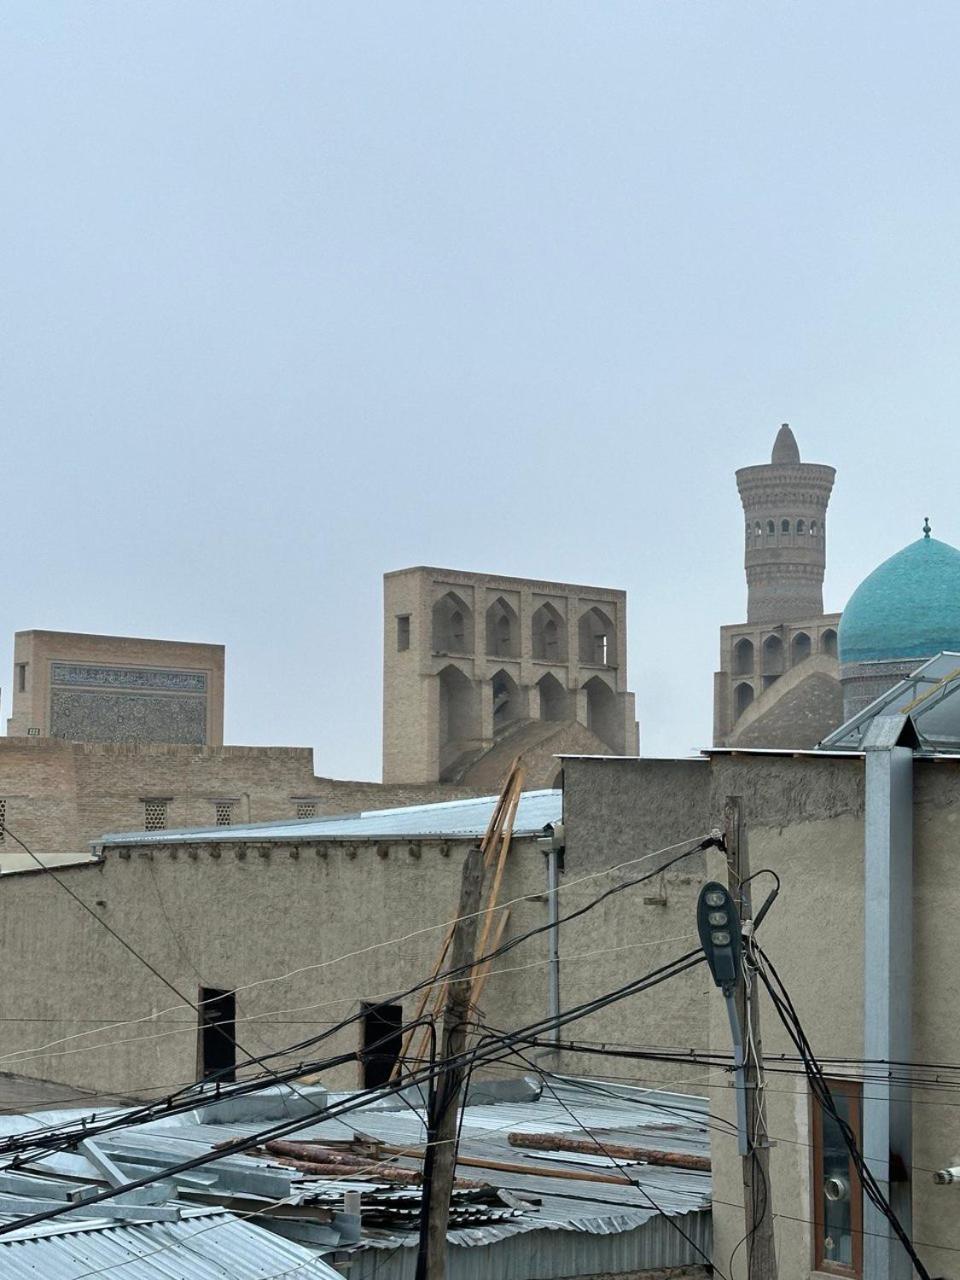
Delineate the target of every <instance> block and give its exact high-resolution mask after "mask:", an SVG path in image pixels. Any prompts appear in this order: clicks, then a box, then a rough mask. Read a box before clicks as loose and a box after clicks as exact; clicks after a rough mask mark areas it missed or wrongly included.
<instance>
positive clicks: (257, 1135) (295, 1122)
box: [0, 952, 704, 1236]
mask: <svg viewBox="0 0 960 1280" xmlns="http://www.w3.org/2000/svg"><path fill="white" fill-rule="evenodd" d="M703 959H704V957H703V953H702V952H692V953H689V954H688V955H686V956H680V957H678V958H677V959H676V960H675V961H672V962H671V963H670V964H667V965H663V966H661V967H660V968H659V969H656V970H653V971H652V972H650V973H648V974H645V975H644V976H643V977H642V978H639V979H635V980H634V981H632V982H629V983H626V984H625V985H624V986H622V987H620V988H617V989H616V990H614V991H610V992H606V993H604V994H603V995H602V996H598V997H596V998H595V999H593V1000H589V1001H587V1002H585V1003H584V1004H581V1005H579V1006H576V1007H575V1008H573V1009H571V1010H568V1011H567V1012H566V1013H564V1014H561V1015H560V1016H559V1017H558V1018H552V1019H551V1018H547V1019H540V1020H538V1021H537V1022H536V1023H534V1024H532V1025H531V1026H529V1027H525V1028H521V1029H520V1030H519V1031H518V1032H515V1033H510V1035H508V1036H506V1037H503V1038H502V1041H498V1042H497V1044H496V1046H492V1047H490V1048H488V1049H486V1050H484V1049H483V1048H479V1049H471V1050H468V1051H466V1052H465V1053H464V1054H461V1055H458V1057H456V1058H454V1059H450V1060H447V1061H446V1062H444V1063H443V1064H442V1065H438V1068H437V1069H436V1070H439V1071H442V1072H448V1071H450V1070H451V1069H455V1068H457V1067H458V1066H465V1065H467V1064H468V1063H469V1062H470V1061H471V1060H474V1059H476V1060H477V1061H484V1060H485V1059H487V1058H492V1059H496V1058H498V1057H500V1056H501V1055H503V1054H506V1056H509V1054H510V1052H511V1051H512V1043H513V1041H515V1040H516V1039H519V1038H522V1036H523V1035H524V1034H529V1033H531V1032H537V1033H539V1032H542V1031H547V1030H551V1029H552V1028H553V1026H554V1025H556V1026H564V1025H567V1024H569V1023H570V1022H574V1021H577V1020H578V1019H579V1018H582V1017H586V1016H587V1015H588V1014H590V1013H593V1012H595V1011H596V1010H597V1009H599V1008H606V1007H607V1006H608V1005H610V1004H614V1003H617V1002H618V1001H620V1000H623V999H625V998H627V997H629V996H631V995H635V994H638V993H639V992H641V991H645V990H649V989H650V988H651V987H653V986H657V985H659V984H660V983H661V982H665V981H667V980H668V979H669V978H671V977H675V976H676V975H677V974H679V973H682V972H684V971H685V970H687V969H689V968H691V967H693V966H694V965H697V964H700V963H702V962H703ZM350 1056H355V1055H350ZM434 1074H435V1072H433V1071H431V1070H429V1069H428V1070H427V1071H419V1072H417V1071H415V1072H410V1073H407V1077H406V1079H401V1080H399V1081H397V1082H395V1083H394V1084H392V1085H388V1086H385V1087H384V1088H382V1089H381V1090H379V1091H377V1092H376V1094H375V1095H374V1096H375V1097H381V1098H382V1097H387V1096H391V1095H392V1094H394V1093H398V1092H400V1091H401V1090H402V1089H404V1088H406V1087H409V1086H410V1085H411V1084H421V1083H423V1082H425V1081H426V1080H428V1079H430V1078H431V1075H434ZM370 1102H371V1095H370V1093H369V1092H368V1091H363V1092H361V1093H360V1094H353V1095H349V1096H348V1097H347V1098H346V1099H342V1100H341V1101H340V1102H338V1103H333V1104H331V1105H329V1106H327V1107H325V1108H323V1109H322V1110H319V1111H318V1112H316V1113H315V1114H312V1115H309V1116H306V1117H296V1118H294V1119H292V1120H284V1121H281V1122H279V1123H278V1124H275V1125H272V1126H269V1127H267V1128H264V1129H260V1130H257V1131H255V1132H254V1133H253V1134H244V1135H243V1136H240V1137H238V1138H236V1139H234V1140H231V1141H229V1142H227V1143H225V1144H222V1145H221V1146H219V1147H217V1148H216V1149H215V1150H213V1151H208V1152H204V1153H202V1154H200V1155H198V1156H194V1157H192V1158H190V1159H188V1160H184V1161H180V1162H179V1163H177V1164H174V1165H171V1166H167V1167H165V1168H163V1169H161V1170H158V1171H155V1172H151V1173H148V1174H146V1175H144V1176H143V1177H140V1178H137V1179H134V1180H132V1181H130V1182H128V1183H125V1184H123V1185H122V1186H120V1187H109V1188H106V1189H105V1190H103V1191H101V1192H98V1193H97V1194H96V1195H93V1196H90V1197H88V1198H86V1199H85V1200H84V1201H83V1204H84V1207H85V1208H89V1207H90V1206H91V1205H93V1204H98V1203H100V1202H102V1201H104V1200H110V1199H113V1198H114V1197H116V1196H118V1195H122V1194H124V1193H126V1192H130V1191H135V1190H138V1189H139V1188H141V1187H145V1186H150V1185H152V1184H153V1183H154V1182H157V1181H160V1180H164V1179H168V1178H171V1177H175V1176H176V1175H178V1174H181V1173H185V1172H188V1171H190V1170H192V1169H197V1168H202V1167H203V1166H205V1165H207V1164H212V1163H213V1162H215V1161H216V1160H220V1159H224V1158H226V1157H228V1156H231V1155H239V1154H242V1153H243V1152H244V1151H247V1150H249V1149H250V1148H251V1147H254V1146H260V1145H262V1144H263V1143H264V1142H268V1141H271V1140H274V1139H277V1138H283V1137H286V1136H288V1135H289V1134H292V1133H296V1132H298V1131H299V1130H301V1129H304V1128H307V1127H308V1126H309V1125H311V1124H314V1123H316V1122H317V1121H318V1120H321V1119H333V1118H338V1117H340V1116H342V1115H345V1114H349V1113H350V1112H351V1111H355V1110H357V1109H359V1108H360V1107H364V1106H368V1105H369V1104H370ZM85 1136H88V1137H94V1136H95V1134H94V1133H91V1132H90V1131H89V1129H88V1131H87V1133H86V1135H85ZM34 1145H36V1144H34ZM75 1207H76V1205H75V1204H74V1203H72V1202H68V1203H65V1204H64V1205H58V1206H57V1207H56V1208H53V1209H47V1210H44V1211H42V1212H38V1213H34V1214H29V1215H27V1216H25V1217H23V1218H20V1219H17V1220H15V1221H13V1222H10V1223H0V1236H3V1235H7V1234H9V1233H10V1232H12V1231H16V1230H20V1229H22V1228H23V1227H26V1226H33V1225H35V1224H37V1223H40V1222H46V1221H49V1220H50V1219H53V1218H57V1217H60V1216H62V1215H63V1214H65V1213H69V1212H70V1211H71V1210H72V1209H73V1208H75Z"/></svg>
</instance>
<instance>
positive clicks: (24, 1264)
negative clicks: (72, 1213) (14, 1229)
mask: <svg viewBox="0 0 960 1280" xmlns="http://www.w3.org/2000/svg"><path fill="white" fill-rule="evenodd" d="M301 1268H302V1275H303V1277H304V1280H307V1278H308V1277H309V1280H343V1275H342V1273H341V1272H339V1271H335V1270H334V1269H333V1267H331V1266H330V1265H329V1264H328V1263H325V1262H323V1261H322V1260H321V1258H320V1257H319V1256H318V1255H317V1253H316V1252H315V1251H313V1250H311V1249H306V1248H304V1247H303V1245H299V1244H295V1243H294V1242H293V1241H292V1240H286V1239H284V1238H283V1237H282V1236H278V1235H276V1234H274V1232H272V1231H266V1230H264V1228H263V1227H258V1226H255V1225H254V1224H253V1223H252V1222H246V1221H243V1220H242V1219H240V1218H236V1217H234V1215H233V1214H230V1213H223V1212H215V1213H209V1212H207V1211H204V1210H201V1211H199V1212H197V1211H190V1210H187V1211H186V1212H185V1214H184V1217H183V1218H182V1219H181V1220H180V1221H179V1222H157V1223H149V1224H148V1223H138V1224H136V1225H130V1224H126V1225H123V1226H118V1225H116V1224H115V1223H109V1224H107V1223H103V1224H101V1223H95V1224H91V1225H88V1226H87V1227H85V1228H81V1229H79V1230H78V1229H77V1228H75V1227H74V1228H72V1229H70V1230H64V1229H62V1228H59V1229H56V1230H49V1231H45V1232H44V1231H41V1230H40V1229H37V1228H34V1229H32V1230H30V1229H28V1230H26V1231H24V1232H23V1233H16V1234H14V1235H9V1236H4V1237H2V1238H0V1274H2V1275H3V1278H4V1280H38V1277H41V1276H42V1277H43V1280H81V1278H82V1277H84V1276H93V1275H98V1274H102V1273H104V1272H106V1273H107V1274H109V1275H110V1276H111V1277H112V1276H116V1277H117V1278H118V1280H171V1277H173V1276H176V1277H178V1280H225V1277H230V1280H266V1278H267V1277H270V1276H281V1275H290V1274H293V1273H295V1272H296V1271H297V1270H299V1269H301Z"/></svg>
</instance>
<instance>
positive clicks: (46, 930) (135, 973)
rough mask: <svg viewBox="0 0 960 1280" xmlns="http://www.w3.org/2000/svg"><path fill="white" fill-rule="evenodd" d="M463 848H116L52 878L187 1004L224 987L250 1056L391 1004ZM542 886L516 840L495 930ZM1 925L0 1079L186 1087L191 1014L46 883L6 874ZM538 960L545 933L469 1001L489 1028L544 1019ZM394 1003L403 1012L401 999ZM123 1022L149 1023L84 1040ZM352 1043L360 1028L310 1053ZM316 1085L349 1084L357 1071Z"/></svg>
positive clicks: (453, 878) (406, 982)
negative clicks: (506, 908)
mask: <svg viewBox="0 0 960 1280" xmlns="http://www.w3.org/2000/svg"><path fill="white" fill-rule="evenodd" d="M468 847H469V843H468V842H463V841H461V842H457V843H452V844H446V845H442V844H440V843H438V842H428V843H424V844H416V843H414V844H410V843H407V842H404V843H395V844H394V843H391V844H389V845H385V844H384V845H373V844H367V843H364V844H357V845H349V844H337V845H307V844H304V845H302V846H300V847H295V846H290V845H287V846H274V847H269V846H256V847H253V848H244V847H242V846H239V845H226V846H221V845H217V846H213V845H208V846H201V847H197V846H180V847H177V846H173V847H163V848H158V849H156V850H154V851H151V850H144V849H134V850H132V851H131V853H130V856H129V857H124V856H123V854H122V852H121V851H117V850H111V851H110V852H109V853H108V855H107V858H106V860H105V861H104V863H103V864H102V865H100V866H95V867H84V868H77V869H73V870H68V871H65V872H63V875H64V877H65V878H66V882H67V883H68V884H69V886H70V888H71V889H72V890H73V891H74V892H75V893H77V894H79V895H80V897H81V898H82V899H83V901H84V902H86V903H87V904H88V905H89V906H90V907H91V908H92V909H93V910H94V912H95V913H96V914H97V915H98V916H100V917H101V918H102V919H103V920H104V921H106V922H109V923H110V924H111V925H112V926H113V927H114V928H115V929H116V930H117V931H118V932H120V933H121V934H122V935H123V937H124V938H125V939H126V940H127V941H128V942H129V943H130V944H131V945H132V946H133V947H135V948H136V949H137V951H139V952H140V953H141V954H142V955H143V956H144V957H145V958H146V959H148V960H149V961H150V963H151V964H152V965H154V966H155V967H156V969H158V970H159V972H160V973H162V974H163V975H164V976H165V977H167V978H168V979H169V981H170V982H172V983H173V984H174V985H175V986H176V987H177V988H178V989H179V990H181V991H183V992H184V993H186V994H188V995H189V996H190V997H191V999H194V1000H195V999H196V997H197V991H198V988H199V986H201V985H203V986H212V987H220V988H224V989H229V990H236V991H237V993H238V994H237V1016H238V1023H237V1038H238V1041H239V1042H240V1044H241V1045H242V1046H243V1047H244V1048H245V1049H246V1050H248V1051H249V1052H252V1053H255V1054H262V1053H264V1052H268V1051H271V1050H274V1049H278V1048H281V1047H283V1046H285V1045H289V1044H291V1043H292V1042H294V1041H297V1040H299V1039H301V1038H305V1037H308V1036H313V1035H317V1034H319V1033H321V1032H323V1031H324V1030H325V1029H326V1028H328V1027H329V1025H330V1024H331V1023H333V1022H335V1021H338V1020H340V1019H342V1018H343V1017H345V1016H346V1015H348V1014H350V1013H352V1012H355V1011H356V1010H357V1008H358V1007H359V1002H360V1001H363V1000H374V999H380V998H384V997H387V996H390V995H392V994H394V993H396V992H397V991H400V990H403V989H404V988H405V987H407V986H410V985H412V984H413V983H415V982H417V981H419V980H420V979H422V978H423V977H424V976H426V975H428V974H429V973H430V972H431V971H432V969H433V966H434V963H435V961H436V956H437V952H438V949H439V945H440V941H441V939H442V936H443V932H444V929H443V926H444V925H445V923H446V922H447V921H449V920H450V919H451V918H452V917H453V916H454V915H455V914H456V904H457V901H458V897H459V887H460V875H461V868H462V862H463V857H464V855H465V852H466V850H467V848H468ZM543 888H544V869H543V857H542V855H541V854H540V853H539V852H538V851H537V850H536V849H535V848H534V847H533V845H532V844H531V843H530V842H526V841H517V842H516V844H515V846H514V848H513V849H512V851H511V855H510V859H509V862H508V866H507V871H506V875H505V879H504V884H503V891H502V894H501V900H502V901H507V900H509V899H513V898H521V899H522V900H521V901H518V902H516V903H515V904H514V905H513V906H512V908H511V915H510V921H509V925H508V927H507V933H506V935H505V936H507V937H509V936H511V935H512V934H514V933H520V932H522V931H524V930H526V929H528V928H530V927H532V926H534V925H537V924H542V923H544V922H545V921H546V905H545V902H544V899H543V896H542V891H543ZM0 918H2V929H0V964H2V966H3V970H4V972H5V974H6V975H7V977H8V978H9V979H10V981H8V982H7V983H6V984H5V985H4V988H3V990H2V992H0V1070H7V1071H14V1072H16V1073H20V1074H25V1075H34V1076H36V1077H37V1078H40V1079H47V1080H54V1081H65V1082H66V1081H69V1082H71V1083H73V1084H75V1085H77V1086H80V1087H84V1088H89V1089H95V1090H98V1091H100V1092H107V1091H112V1092H114V1093H121V1094H134V1095H149V1094H150V1092H151V1091H154V1090H156V1091H158V1092H164V1091H166V1090H167V1089H170V1088H172V1087H174V1086H175V1085H176V1084H178V1083H183V1082H185V1081H190V1080H193V1079H195V1078H196V1050H197V1031H196V1021H197V1019H196V1014H195V1012H193V1010H191V1009H189V1008H187V1009H184V1008H175V1007H174V1006H177V1004H178V1001H177V999H176V997H175V996H174V995H173V993H172V992H171V991H170V990H168V989H167V988H166V987H165V986H164V985H163V984H162V983H160V982H159V981H158V980H157V979H156V978H155V977H154V976H153V975H152V974H151V973H150V972H149V971H148V970H147V969H146V968H145V967H144V966H143V965H142V964H139V963H138V962H137V961H136V960H135V959H134V958H133V957H132V956H131V955H130V954H129V952H127V951H126V950H125V949H124V948H123V947H121V946H120V944H119V943H117V942H116V941H115V940H114V939H113V938H111V937H110V935H109V934H108V933H107V932H106V930H104V929H103V928H101V927H100V926H99V925H98V924H97V922H96V920H94V919H92V918H91V917H90V915H88V914H87V913H86V912H85V911H84V910H83V909H82V908H80V907H79V906H78V905H77V904H76V903H75V902H74V901H73V900H72V899H71V898H70V897H69V896H68V895H67V894H66V893H65V892H64V891H63V890H62V889H61V888H60V887H59V886H58V885H57V884H56V883H55V882H54V881H53V880H52V879H50V878H49V877H47V876H44V875H42V874H37V875H34V874H26V875H10V876H7V877H5V878H4V880H3V895H2V905H0ZM432 926H436V927H432ZM405 935H413V936H405ZM383 944H387V945H383ZM545 955H546V952H545V948H544V946H543V943H542V939H539V940H537V941H531V942H528V943H525V944H522V945H521V946H519V947H518V948H517V949H516V950H515V951H513V952H510V953H509V955H508V956H505V957H504V959H503V960H502V961H499V962H495V963H494V965H493V967H492V970H491V973H490V977H489V981H488V984H487V987H486V989H485V991H484V994H483V997H482V1000H481V1010H482V1013H483V1015H484V1016H485V1018H487V1019H488V1020H489V1021H490V1023H491V1024H492V1025H494V1026H499V1027H503V1026H517V1025H522V1024H523V1023H525V1022H528V1021H533V1020H535V1019H536V1018H538V1017H541V1016H544V1015H545V1011H546V968H545V965H544V960H545ZM295 970H296V971H299V972H297V974H296V976H295V977H291V978H288V979H285V980H282V981H269V980H268V979H273V978H275V977H277V976H278V975H283V974H287V973H289V972H291V971H295ZM265 980H268V981H265ZM248 984H256V985H252V986H251V985H248ZM404 1009H405V1011H406V1012H407V1013H412V1011H413V1002H412V999H408V1000H407V1001H406V1002H405V1004H404ZM165 1010H170V1012H163V1011H165ZM21 1019H22V1020H21ZM127 1019H146V1021H141V1022H133V1023H132V1024H131V1025H125V1026H121V1027H114V1028H113V1029H110V1030H102V1031H96V1030H93V1029H95V1028H98V1027H102V1026H105V1025H106V1024H109V1023H115V1022H124V1021H125V1020H127ZM91 1031H92V1034H87V1033H89V1032H91ZM78 1036H79V1037H80V1038H76V1037H78ZM67 1037H73V1038H70V1039H66V1041H65V1043H59V1044H52V1042H57V1041H64V1040H65V1038H67ZM357 1044H358V1029H357V1027H356V1026H354V1027H352V1028H350V1029H349V1030H347V1031H345V1032H342V1033H340V1034H338V1035H336V1036H334V1037H333V1038H332V1039H330V1040H328V1041H327V1042H325V1043H324V1045H323V1046H322V1047H320V1048H319V1049H318V1050H317V1054H318V1055H319V1054H326V1053H331V1054H334V1053H340V1052H343V1051H347V1050H352V1049H354V1048H356V1046H357ZM43 1045H47V1046H50V1047H48V1048H47V1049H45V1050H44V1049H42V1048H41V1046H43ZM305 1052H306V1051H305ZM307 1056H309V1054H308V1053H307ZM300 1060H301V1058H300V1055H298V1056H297V1061H300ZM323 1079H324V1081H326V1082H327V1083H329V1084H330V1085H331V1086H332V1087H340V1088H349V1087H353V1086H355V1085H356V1084H357V1083H358V1079H359V1068H358V1067H357V1065H356V1064H350V1065H347V1066H345V1067H340V1068H338V1069H337V1070H335V1071H333V1072H331V1073H329V1074H326V1075H324V1077H323Z"/></svg>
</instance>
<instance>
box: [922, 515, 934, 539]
mask: <svg viewBox="0 0 960 1280" xmlns="http://www.w3.org/2000/svg"><path fill="white" fill-rule="evenodd" d="M931 532H932V530H931V528H930V517H929V516H924V517H923V536H924V537H925V538H929V537H930V534H931Z"/></svg>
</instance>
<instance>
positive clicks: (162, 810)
mask: <svg viewBox="0 0 960 1280" xmlns="http://www.w3.org/2000/svg"><path fill="white" fill-rule="evenodd" d="M166 825H167V802H166V800H144V802H143V829H144V831H163V830H164V829H165V827H166Z"/></svg>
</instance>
